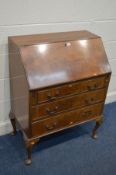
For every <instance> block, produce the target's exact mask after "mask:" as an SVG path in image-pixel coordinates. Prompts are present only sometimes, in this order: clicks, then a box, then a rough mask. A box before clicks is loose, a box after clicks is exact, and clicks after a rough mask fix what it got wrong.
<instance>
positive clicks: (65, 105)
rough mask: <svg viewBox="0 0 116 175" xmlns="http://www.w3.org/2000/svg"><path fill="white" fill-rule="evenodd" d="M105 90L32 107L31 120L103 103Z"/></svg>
mask: <svg viewBox="0 0 116 175" xmlns="http://www.w3.org/2000/svg"><path fill="white" fill-rule="evenodd" d="M105 94H106V89H100V90H97V91H93V92H88V93H83V94H80V95H75V96H71V97H68V98H64V99H60V100H57V101H54V102H51V103H45V104H42V105H39V106H33V107H32V110H31V111H32V120H37V119H40V118H42V117H47V116H51V115H55V114H57V113H60V112H63V111H66V110H72V109H74V108H80V107H83V106H88V105H91V104H95V103H99V102H101V101H104V98H105Z"/></svg>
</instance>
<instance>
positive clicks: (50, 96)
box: [47, 90, 60, 100]
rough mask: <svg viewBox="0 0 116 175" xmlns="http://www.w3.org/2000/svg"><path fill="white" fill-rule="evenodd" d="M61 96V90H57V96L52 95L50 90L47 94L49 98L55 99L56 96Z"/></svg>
mask: <svg viewBox="0 0 116 175" xmlns="http://www.w3.org/2000/svg"><path fill="white" fill-rule="evenodd" d="M59 96H60V91H59V90H57V91H56V94H55V96H52V95H51V93H50V92H48V94H47V98H48V100H54V99H55V98H56V97H59Z"/></svg>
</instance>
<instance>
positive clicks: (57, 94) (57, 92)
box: [56, 89, 61, 97]
mask: <svg viewBox="0 0 116 175" xmlns="http://www.w3.org/2000/svg"><path fill="white" fill-rule="evenodd" d="M60 95H61V94H60V91H59V90H58V89H57V90H56V97H59V96H60Z"/></svg>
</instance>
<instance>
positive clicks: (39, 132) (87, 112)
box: [32, 103, 103, 136]
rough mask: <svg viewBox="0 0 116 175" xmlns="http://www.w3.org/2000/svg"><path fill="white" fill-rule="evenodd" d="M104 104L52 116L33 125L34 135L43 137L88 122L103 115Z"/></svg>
mask: <svg viewBox="0 0 116 175" xmlns="http://www.w3.org/2000/svg"><path fill="white" fill-rule="evenodd" d="M102 109H103V104H102V103H99V104H96V105H91V106H89V107H86V108H82V109H79V110H74V111H71V112H66V113H64V114H62V115H57V116H52V117H50V118H47V119H44V120H41V121H39V122H35V123H33V124H32V135H33V136H43V135H47V134H49V133H53V132H56V131H58V130H62V129H63V128H65V127H70V126H71V125H72V126H73V125H76V124H79V123H81V122H86V121H89V120H92V119H95V118H96V117H99V116H100V115H101V114H102Z"/></svg>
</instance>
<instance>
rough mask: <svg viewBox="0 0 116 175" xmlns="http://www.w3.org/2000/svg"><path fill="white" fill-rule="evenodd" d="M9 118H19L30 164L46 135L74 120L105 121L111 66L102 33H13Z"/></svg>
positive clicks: (10, 45)
mask: <svg viewBox="0 0 116 175" xmlns="http://www.w3.org/2000/svg"><path fill="white" fill-rule="evenodd" d="M8 39H9V40H8V41H9V69H10V92H11V111H10V114H9V116H10V120H11V123H12V126H13V133H14V134H16V122H17V123H18V125H19V126H20V129H21V131H22V133H23V137H24V141H25V145H26V148H27V159H26V161H25V162H26V164H30V163H31V161H32V160H31V151H32V146H33V145H34V144H35V143H36V142H37V141H38V140H39V139H40V138H41V137H43V136H46V135H48V134H52V133H54V132H58V131H61V130H63V129H66V128H70V127H73V126H75V125H78V124H81V123H84V122H88V121H91V120H95V121H96V125H95V127H94V128H93V131H92V137H93V138H96V130H97V129H98V127H99V126H100V124H101V122H102V118H103V117H102V112H103V107H104V102H105V98H106V94H107V89H108V85H109V81H110V76H111V70H110V66H109V63H108V60H107V56H106V53H105V50H104V47H103V43H102V40H101V38H100V37H99V36H97V35H95V34H92V33H90V32H88V31H78V32H77V31H74V32H61V33H48V34H37V35H25V36H13V37H9V38H8Z"/></svg>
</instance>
